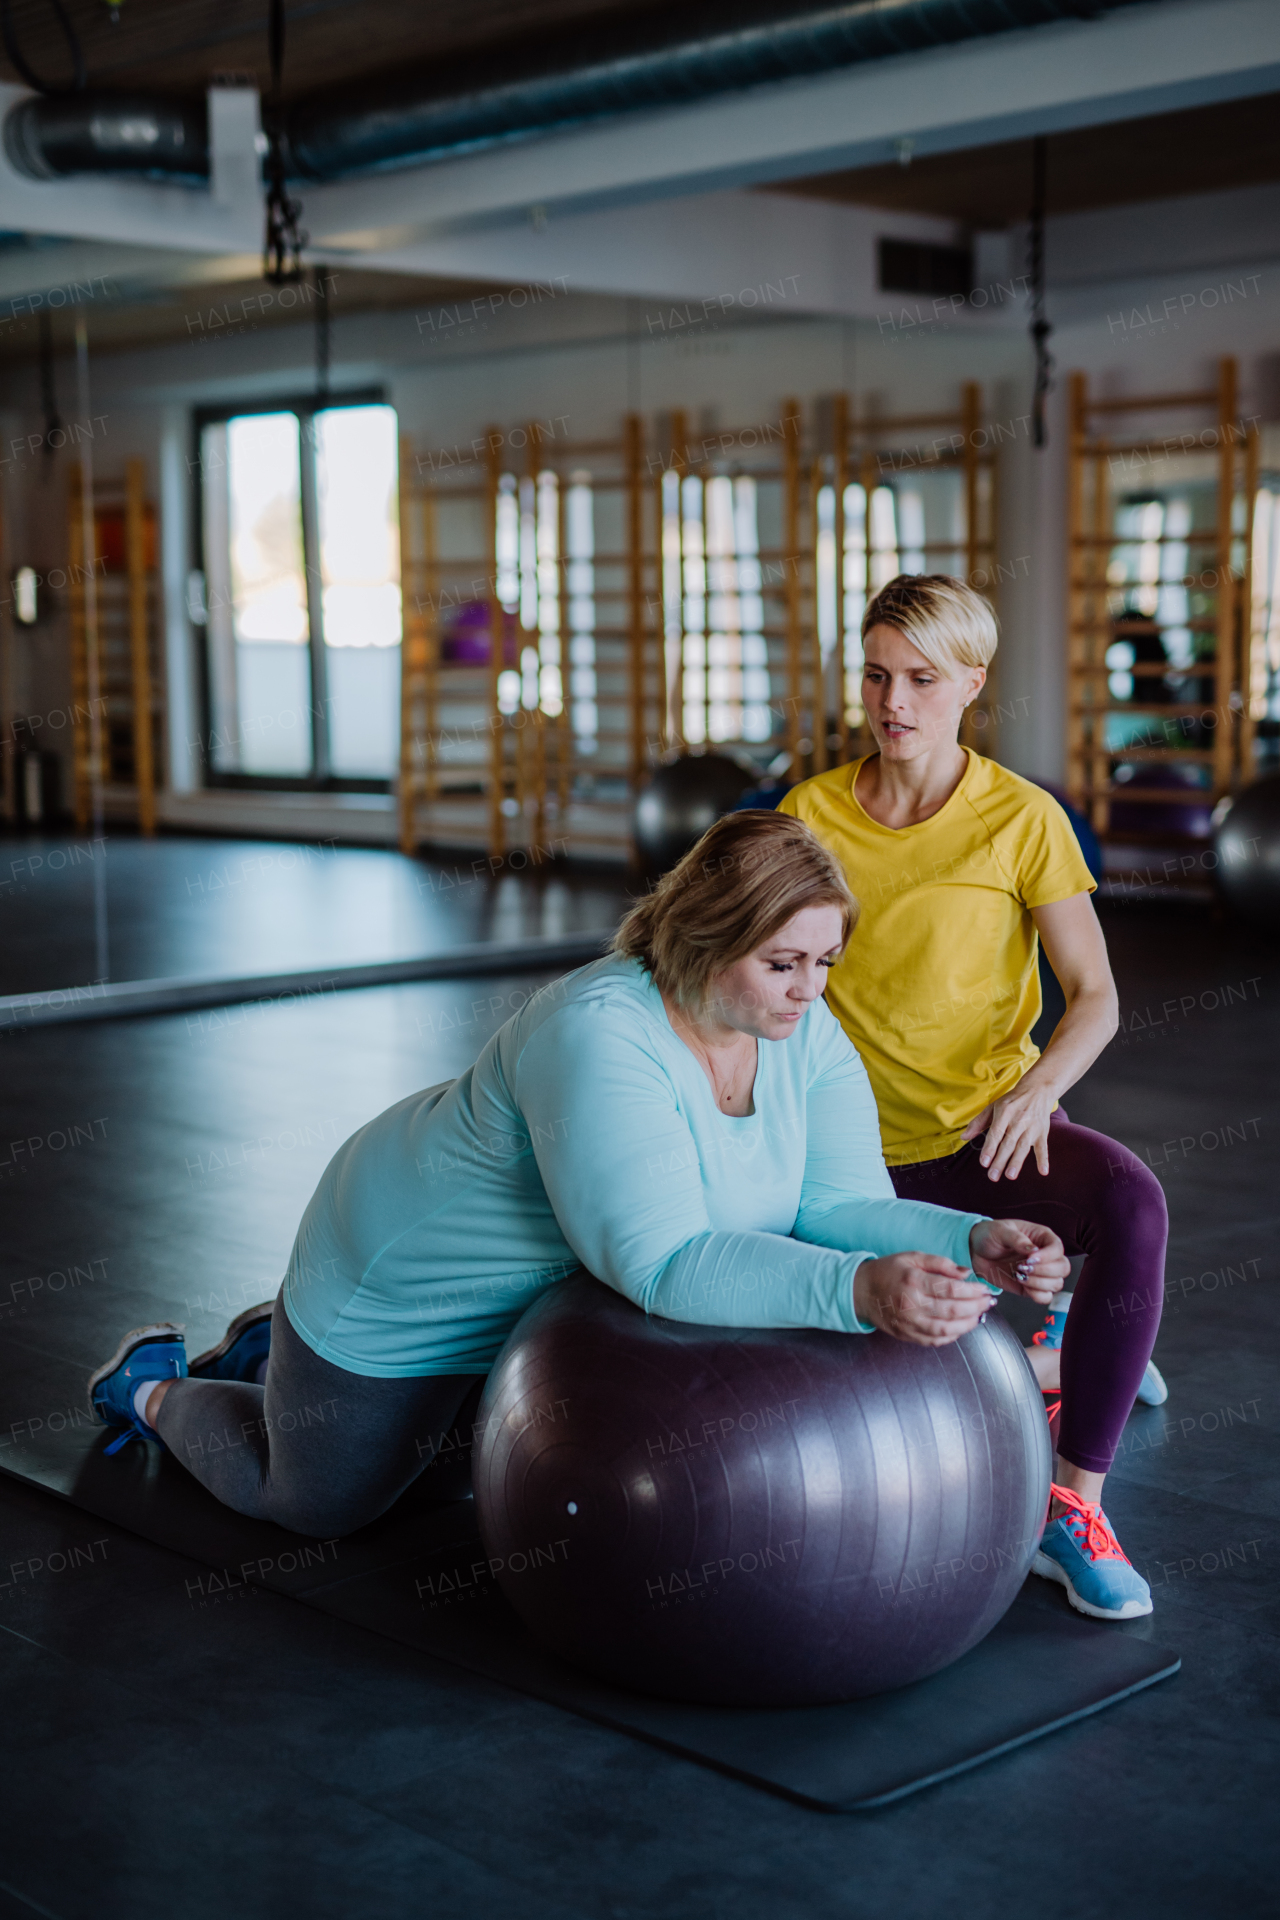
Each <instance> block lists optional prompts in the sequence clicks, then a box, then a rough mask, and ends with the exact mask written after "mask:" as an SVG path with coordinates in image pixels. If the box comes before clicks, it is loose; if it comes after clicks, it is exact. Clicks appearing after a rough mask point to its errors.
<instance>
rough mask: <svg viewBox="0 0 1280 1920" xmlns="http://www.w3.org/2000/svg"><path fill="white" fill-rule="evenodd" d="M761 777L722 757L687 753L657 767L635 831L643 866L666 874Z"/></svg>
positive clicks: (639, 809) (639, 808) (637, 812)
mask: <svg viewBox="0 0 1280 1920" xmlns="http://www.w3.org/2000/svg"><path fill="white" fill-rule="evenodd" d="M758 778H759V775H758V774H755V773H752V772H750V771H749V770H748V769H747V768H745V767H740V766H739V765H738V763H737V761H736V760H730V759H729V758H728V756H727V755H726V754H723V753H689V754H685V755H684V756H683V757H682V758H681V759H679V760H672V761H669V762H668V764H667V765H666V766H665V767H659V768H658V769H657V771H656V772H655V774H654V776H653V778H652V780H651V781H650V782H649V784H648V786H647V787H645V788H644V790H643V791H642V792H641V794H640V796H639V798H638V799H637V801H636V810H635V823H634V828H633V832H634V835H635V843H636V851H637V853H638V854H639V855H640V859H641V861H642V862H643V864H644V865H645V866H646V867H647V868H648V869H649V870H650V872H653V873H666V871H667V870H668V868H670V867H674V866H675V864H676V861H677V860H679V859H681V858H682V857H683V855H685V854H686V853H688V851H689V849H690V847H691V846H693V845H694V844H695V842H696V841H698V840H701V838H702V836H703V834H704V833H705V832H706V830H707V828H708V827H710V826H713V825H714V824H715V822H716V821H717V820H718V819H719V818H720V816H721V814H722V813H729V812H731V810H732V808H733V806H734V804H735V802H736V801H737V800H738V799H739V798H740V797H741V796H742V794H744V793H745V792H746V791H747V789H748V788H749V787H753V786H754V785H755V784H756V781H757V780H758Z"/></svg>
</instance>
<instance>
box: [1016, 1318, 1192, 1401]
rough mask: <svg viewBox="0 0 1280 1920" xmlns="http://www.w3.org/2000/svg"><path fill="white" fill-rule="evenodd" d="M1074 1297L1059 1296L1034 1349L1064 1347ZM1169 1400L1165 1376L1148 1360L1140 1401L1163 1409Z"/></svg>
mask: <svg viewBox="0 0 1280 1920" xmlns="http://www.w3.org/2000/svg"><path fill="white" fill-rule="evenodd" d="M1072 1297H1073V1296H1072V1295H1071V1294H1069V1293H1068V1294H1066V1295H1061V1294H1060V1295H1059V1296H1058V1299H1057V1301H1056V1302H1055V1304H1054V1305H1053V1306H1052V1307H1051V1308H1050V1309H1049V1311H1048V1313H1047V1314H1046V1315H1045V1318H1044V1325H1043V1326H1042V1327H1041V1329H1040V1331H1039V1333H1033V1334H1032V1336H1031V1344H1032V1346H1033V1347H1048V1348H1049V1349H1050V1351H1051V1352H1055V1351H1056V1350H1057V1349H1058V1348H1059V1347H1061V1345H1062V1335H1063V1332H1064V1331H1065V1328H1066V1324H1067V1309H1068V1307H1069V1306H1070V1305H1071V1301H1072ZM1168 1398H1169V1389H1168V1387H1167V1386H1166V1385H1165V1383H1164V1376H1163V1374H1162V1373H1161V1371H1160V1369H1159V1367H1158V1366H1157V1365H1156V1363H1155V1361H1154V1360H1148V1362H1147V1370H1146V1372H1145V1373H1144V1374H1143V1376H1142V1385H1141V1386H1140V1387H1139V1388H1138V1399H1139V1401H1140V1402H1141V1404H1142V1405H1143V1406H1144V1407H1162V1406H1163V1405H1164V1403H1165V1401H1166V1400H1167V1399H1168Z"/></svg>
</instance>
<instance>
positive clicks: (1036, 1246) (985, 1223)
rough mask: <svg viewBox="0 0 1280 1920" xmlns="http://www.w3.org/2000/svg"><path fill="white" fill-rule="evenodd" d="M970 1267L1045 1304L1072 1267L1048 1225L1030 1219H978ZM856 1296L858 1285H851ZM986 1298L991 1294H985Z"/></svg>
mask: <svg viewBox="0 0 1280 1920" xmlns="http://www.w3.org/2000/svg"><path fill="white" fill-rule="evenodd" d="M969 1258H970V1259H971V1260H972V1261H973V1270H974V1272H975V1273H978V1274H981V1276H982V1278H983V1279H984V1280H989V1281H990V1282H991V1284H992V1286H993V1287H1000V1288H1002V1289H1003V1291H1004V1292H1005V1293H1020V1294H1023V1295H1024V1296H1025V1298H1026V1299H1028V1300H1036V1301H1038V1302H1039V1303H1040V1305H1041V1306H1042V1307H1047V1306H1048V1305H1049V1303H1050V1301H1051V1300H1052V1299H1053V1296H1054V1294H1055V1293H1061V1291H1062V1283H1063V1281H1064V1280H1065V1279H1066V1277H1067V1275H1068V1274H1069V1273H1070V1271H1071V1262H1070V1261H1069V1260H1068V1259H1067V1256H1066V1254H1065V1253H1064V1252H1063V1250H1062V1242H1061V1240H1059V1238H1058V1236H1057V1234H1056V1233H1054V1232H1053V1230H1052V1229H1051V1228H1049V1227H1037V1226H1033V1225H1032V1223H1031V1221H1030V1220H981V1221H979V1223H978V1225H977V1226H976V1227H974V1229H973V1231H972V1232H971V1233H970V1235H969ZM854 1292H855V1297H856V1293H857V1289H856V1287H855V1289H854ZM987 1298H988V1299H990V1298H991V1295H990V1294H988V1296H987Z"/></svg>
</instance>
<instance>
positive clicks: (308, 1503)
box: [261, 1486, 387, 1540]
mask: <svg viewBox="0 0 1280 1920" xmlns="http://www.w3.org/2000/svg"><path fill="white" fill-rule="evenodd" d="M386 1505H387V1503H386V1501H385V1500H383V1501H379V1500H378V1499H377V1498H376V1497H374V1496H369V1497H366V1498H363V1499H361V1498H358V1497H357V1498H352V1497H350V1496H347V1497H343V1496H341V1495H339V1496H336V1497H335V1496H334V1495H333V1494H326V1493H324V1492H319V1493H316V1494H305V1493H296V1492H289V1491H277V1490H276V1489H274V1488H272V1487H270V1486H267V1487H265V1488H264V1489H263V1499H262V1506H261V1515H262V1518H263V1519H264V1520H273V1521H274V1522H275V1524H276V1526H278V1527H284V1528H286V1529H287V1530H288V1532H290V1533H301V1534H305V1535H306V1536H307V1537H308V1538H310V1539H312V1540H344V1539H345V1538H346V1536H347V1535H348V1534H349V1533H358V1532H359V1530H360V1528H361V1527H367V1526H369V1525H370V1523H371V1522H372V1521H374V1520H377V1519H378V1518H379V1517H380V1516H381V1515H382V1514H383V1513H384V1512H385V1511H386Z"/></svg>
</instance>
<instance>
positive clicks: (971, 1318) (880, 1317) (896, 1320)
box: [853, 1222, 1053, 1347]
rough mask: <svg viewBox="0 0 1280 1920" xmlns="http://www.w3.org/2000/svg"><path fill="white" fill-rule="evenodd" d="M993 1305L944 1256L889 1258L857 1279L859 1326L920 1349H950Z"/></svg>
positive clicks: (864, 1267) (869, 1263) (866, 1267)
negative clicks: (878, 1329)
mask: <svg viewBox="0 0 1280 1920" xmlns="http://www.w3.org/2000/svg"><path fill="white" fill-rule="evenodd" d="M999 1224H1001V1225H1004V1224H1007V1223H1005V1222H1000V1223H999ZM977 1231H978V1229H977V1228H975V1229H974V1232H975V1233H976V1232H977ZM1031 1231H1032V1232H1038V1231H1040V1229H1038V1228H1032V1229H1031ZM970 1238H971V1239H972V1235H971V1236H970ZM1049 1238H1050V1239H1052V1238H1053V1235H1052V1234H1050V1235H1049ZM994 1301H995V1295H994V1294H993V1293H992V1292H991V1290H990V1288H988V1287H983V1286H980V1285H979V1284H978V1282H977V1281H975V1280H968V1279H966V1278H965V1269H964V1268H963V1267H958V1266H957V1265H956V1263H955V1261H954V1260H944V1259H943V1258H942V1256H941V1254H934V1253H890V1254H886V1255H885V1256H884V1257H883V1258H881V1259H879V1260H864V1261H863V1262H862V1264H861V1266H860V1267H859V1268H858V1271H857V1272H856V1273H855V1275H854V1277H853V1307H854V1312H855V1313H856V1314H857V1316H858V1318H859V1320H861V1321H862V1322H863V1324H864V1325H866V1324H867V1323H868V1322H869V1323H870V1324H871V1325H872V1326H873V1327H879V1328H880V1331H881V1332H882V1333H891V1334H892V1335H893V1337H894V1339H895V1340H910V1341H913V1342H914V1343H915V1345H916V1346H919V1347H947V1346H950V1344H951V1342H952V1341H953V1340H959V1339H960V1337H961V1335H962V1334H966V1333H972V1332H973V1329H974V1328H975V1327H976V1326H977V1324H978V1322H979V1321H980V1320H981V1318H982V1316H983V1314H984V1313H985V1312H986V1311H987V1309H988V1307H990V1306H991V1305H992V1304H993V1303H994Z"/></svg>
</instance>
